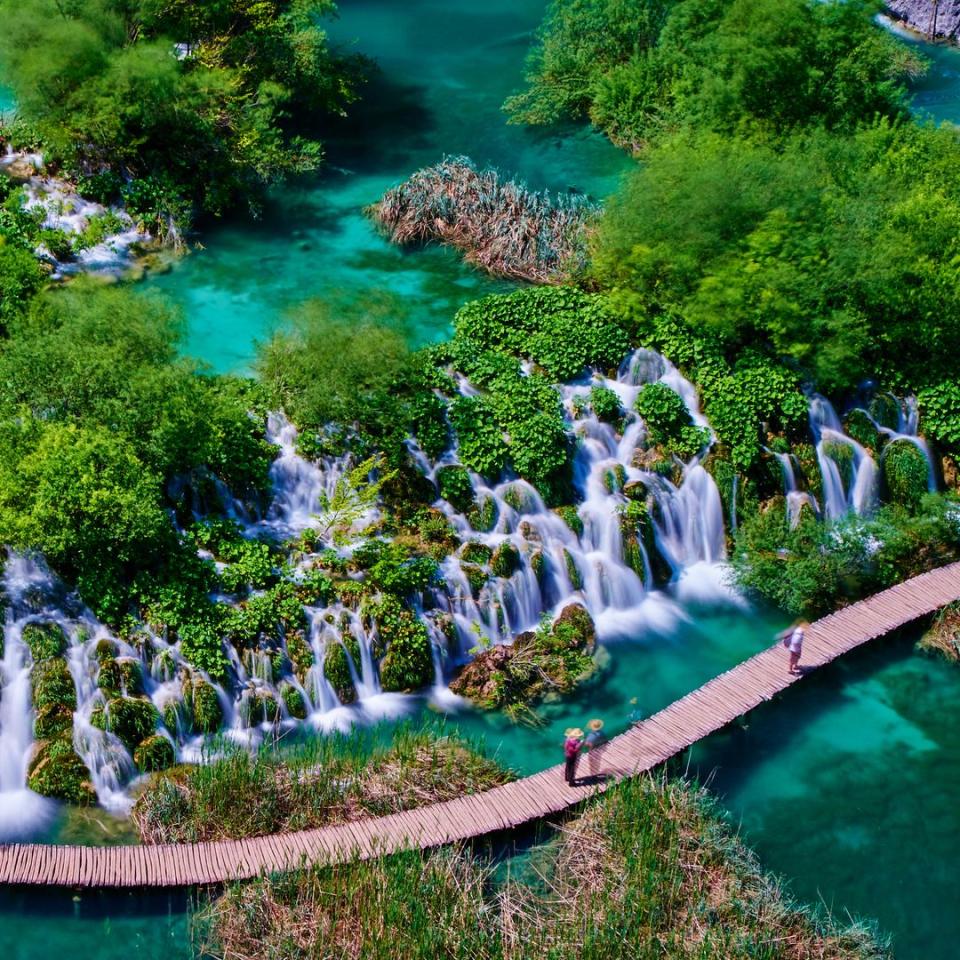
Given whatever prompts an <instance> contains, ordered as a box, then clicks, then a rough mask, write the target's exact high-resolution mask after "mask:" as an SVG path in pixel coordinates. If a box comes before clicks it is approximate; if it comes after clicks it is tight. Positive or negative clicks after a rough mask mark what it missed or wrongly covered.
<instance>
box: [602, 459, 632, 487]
mask: <svg viewBox="0 0 960 960" xmlns="http://www.w3.org/2000/svg"><path fill="white" fill-rule="evenodd" d="M626 482H627V471H626V470H624V468H623V465H622V464H619V463H618V464H617V465H616V466H615V467H611V468H610V469H609V470H605V471H604V473H603V485H604V487H605V488H606V491H607V493H619V492H620V491H621V490H622V489H623V485H624V484H625V483H626Z"/></svg>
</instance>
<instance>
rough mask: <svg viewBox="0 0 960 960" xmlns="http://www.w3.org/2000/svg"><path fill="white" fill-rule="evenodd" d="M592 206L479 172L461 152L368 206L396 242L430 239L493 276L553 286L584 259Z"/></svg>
mask: <svg viewBox="0 0 960 960" xmlns="http://www.w3.org/2000/svg"><path fill="white" fill-rule="evenodd" d="M597 210H598V208H597V207H596V206H595V205H594V204H592V203H590V202H589V201H587V200H586V199H584V198H583V197H580V196H578V195H576V194H571V195H567V196H562V195H557V196H553V197H552V196H550V195H549V194H548V193H536V192H534V191H532V190H529V189H527V187H525V186H524V185H522V184H518V183H514V182H512V181H508V180H504V179H503V178H502V177H501V176H500V175H499V174H498V173H497V172H496V171H495V170H478V169H477V168H476V167H475V166H474V165H473V163H472V162H471V161H470V160H468V159H467V158H466V157H455V158H451V159H446V160H444V161H443V162H441V163H438V164H437V165H436V166H434V167H427V168H425V169H423V170H418V171H417V172H416V173H415V174H414V175H413V176H412V177H410V179H409V180H407V181H406V182H405V183H402V184H400V186H398V187H394V188H393V189H392V190H388V191H387V193H386V194H384V196H383V198H382V199H381V200H380V201H379V202H378V203H376V204H374V205H373V206H372V207H371V208H370V213H371V215H372V216H373V218H374V219H375V220H376V221H377V222H378V223H379V224H381V225H382V226H383V228H384V229H385V230H386V232H387V234H388V236H389V237H390V239H391V240H393V241H394V242H395V243H403V244H411V243H416V244H422V243H428V242H429V241H431V240H436V241H439V242H441V243H446V244H449V245H450V246H453V247H456V248H457V249H458V250H461V251H462V252H463V253H464V254H465V255H466V258H467V260H468V261H469V262H470V263H474V264H476V265H477V266H479V267H483V269H484V270H488V271H489V272H490V273H492V274H494V275H495V276H499V277H510V278H511V279H515V280H529V281H532V282H535V283H557V282H559V281H561V280H563V279H564V278H565V277H566V276H568V275H569V274H571V273H576V272H578V271H580V270H582V269H583V267H584V266H585V264H586V257H585V234H586V227H587V225H588V224H589V223H590V221H591V220H592V219H593V218H594V217H595V216H596V214H597Z"/></svg>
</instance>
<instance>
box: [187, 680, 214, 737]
mask: <svg viewBox="0 0 960 960" xmlns="http://www.w3.org/2000/svg"><path fill="white" fill-rule="evenodd" d="M183 694H184V703H185V706H186V709H187V714H188V716H189V718H190V726H191V727H192V728H193V731H194V732H195V733H216V732H217V731H218V730H219V729H220V727H221V725H222V724H223V708H222V707H221V706H220V700H219V698H218V697H217V691H216V690H215V689H214V688H213V685H212V684H210V683H207V681H206V680H203V679H202V678H201V677H193V678H192V679H191V680H190V681H188V682H187V683H185V684H184V690H183Z"/></svg>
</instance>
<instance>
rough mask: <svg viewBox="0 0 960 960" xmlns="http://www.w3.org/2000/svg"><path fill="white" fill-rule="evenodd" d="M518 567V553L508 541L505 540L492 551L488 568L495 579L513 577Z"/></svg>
mask: <svg viewBox="0 0 960 960" xmlns="http://www.w3.org/2000/svg"><path fill="white" fill-rule="evenodd" d="M519 566H520V551H519V550H518V549H517V548H516V547H515V546H514V545H513V544H512V543H510V541H509V540H505V541H504V542H503V543H501V544H500V546H498V547H497V549H496V550H494V551H493V557H492V559H491V561H490V567H491V569H492V570H493V575H494V576H495V577H510V576H513V574H514V572H515V571H516V569H517V567H519Z"/></svg>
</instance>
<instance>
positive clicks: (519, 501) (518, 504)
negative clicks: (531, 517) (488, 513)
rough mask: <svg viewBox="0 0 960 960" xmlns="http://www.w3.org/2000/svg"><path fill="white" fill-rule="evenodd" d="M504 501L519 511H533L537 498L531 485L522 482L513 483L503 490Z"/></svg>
mask: <svg viewBox="0 0 960 960" xmlns="http://www.w3.org/2000/svg"><path fill="white" fill-rule="evenodd" d="M503 502H504V503H505V504H506V505H507V506H508V507H512V508H513V509H514V510H516V511H517V513H533V512H534V510H535V509H536V499H535V498H534V495H533V493H532V491H531V490H530V488H529V487H527V486H525V485H524V484H521V483H511V484H510V485H509V486H508V487H507V489H506V490H504V492H503Z"/></svg>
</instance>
